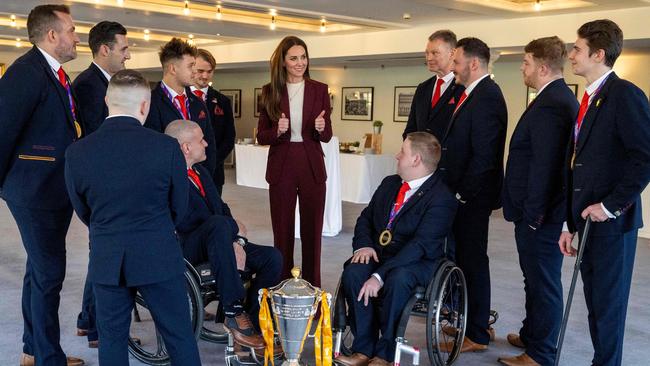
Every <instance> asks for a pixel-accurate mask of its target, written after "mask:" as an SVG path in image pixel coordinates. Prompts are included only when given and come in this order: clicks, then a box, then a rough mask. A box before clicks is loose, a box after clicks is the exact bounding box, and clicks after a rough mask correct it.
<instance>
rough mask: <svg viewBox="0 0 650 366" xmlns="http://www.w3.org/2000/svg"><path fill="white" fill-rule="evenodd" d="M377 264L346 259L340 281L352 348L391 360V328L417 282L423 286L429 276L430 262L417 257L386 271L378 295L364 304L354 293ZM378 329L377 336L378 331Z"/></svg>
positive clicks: (431, 262) (392, 350)
mask: <svg viewBox="0 0 650 366" xmlns="http://www.w3.org/2000/svg"><path fill="white" fill-rule="evenodd" d="M377 267H378V264H377V263H376V262H374V261H371V262H370V263H369V264H362V263H349V264H347V265H346V266H345V269H344V270H343V277H342V280H341V281H342V284H343V291H344V294H345V299H346V301H347V303H348V309H349V312H350V322H349V324H350V326H351V328H352V333H353V334H354V341H353V343H352V351H353V352H358V353H363V354H364V355H366V356H368V357H373V356H377V357H380V358H382V359H384V360H387V361H389V362H392V361H393V359H394V358H395V336H396V335H395V332H396V331H397V326H398V325H399V324H398V323H399V319H400V316H401V315H402V311H403V310H404V306H406V303H407V302H408V300H409V298H410V297H411V295H412V294H413V292H414V290H415V288H416V287H417V286H427V284H428V283H429V281H430V280H431V277H432V276H433V271H434V262H433V261H420V262H417V263H414V264H412V265H409V266H408V267H398V268H395V269H393V270H391V271H389V272H388V273H387V274H386V278H383V279H382V280H383V281H384V286H383V287H382V289H381V290H380V293H379V297H378V298H375V299H373V301H371V302H369V303H368V306H364V304H363V299H362V300H361V301H357V297H358V296H359V291H360V290H361V287H362V286H363V284H364V283H365V282H366V281H367V280H368V279H369V278H370V276H371V275H372V273H373V272H374V271H375V269H376V268H377ZM377 307H379V308H380V309H378V308H377ZM380 330H381V337H379V334H378V331H380Z"/></svg>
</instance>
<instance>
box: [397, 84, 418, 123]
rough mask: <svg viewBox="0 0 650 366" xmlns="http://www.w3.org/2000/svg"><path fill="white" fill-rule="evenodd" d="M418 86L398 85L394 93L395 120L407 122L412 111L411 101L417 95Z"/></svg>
mask: <svg viewBox="0 0 650 366" xmlns="http://www.w3.org/2000/svg"><path fill="white" fill-rule="evenodd" d="M416 88H417V87H416V86H396V87H395V94H394V95H393V99H394V100H393V121H395V122H406V121H408V119H409V114H410V113H411V103H413V96H415V89H416Z"/></svg>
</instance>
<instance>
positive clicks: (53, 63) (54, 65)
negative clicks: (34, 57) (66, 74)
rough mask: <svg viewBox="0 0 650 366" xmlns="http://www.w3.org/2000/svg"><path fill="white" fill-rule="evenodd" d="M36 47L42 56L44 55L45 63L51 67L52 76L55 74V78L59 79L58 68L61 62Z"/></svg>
mask: <svg viewBox="0 0 650 366" xmlns="http://www.w3.org/2000/svg"><path fill="white" fill-rule="evenodd" d="M36 48H37V49H38V50H39V51H41V53H42V54H43V57H45V60H46V61H47V63H48V64H49V65H50V67H51V68H52V72H53V73H54V76H56V78H57V80H58V79H59V69H60V68H61V64H60V63H59V61H57V60H56V59H55V58H54V57H52V56H50V54H49V53H47V52H45V51H44V50H43V49H42V48H40V47H38V46H36Z"/></svg>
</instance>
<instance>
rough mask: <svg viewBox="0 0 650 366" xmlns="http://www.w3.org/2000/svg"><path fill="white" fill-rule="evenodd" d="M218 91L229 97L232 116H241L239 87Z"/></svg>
mask: <svg viewBox="0 0 650 366" xmlns="http://www.w3.org/2000/svg"><path fill="white" fill-rule="evenodd" d="M219 92H221V94H223V95H225V96H227V97H228V99H230V105H231V106H232V115H233V117H235V118H241V89H221V90H219Z"/></svg>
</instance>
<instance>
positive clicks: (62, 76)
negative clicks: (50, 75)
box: [56, 66, 67, 88]
mask: <svg viewBox="0 0 650 366" xmlns="http://www.w3.org/2000/svg"><path fill="white" fill-rule="evenodd" d="M56 74H57V75H58V76H59V82H60V83H61V85H63V87H64V88H65V86H66V84H67V80H66V78H65V71H63V66H60V67H59V69H58V70H57V71H56Z"/></svg>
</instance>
